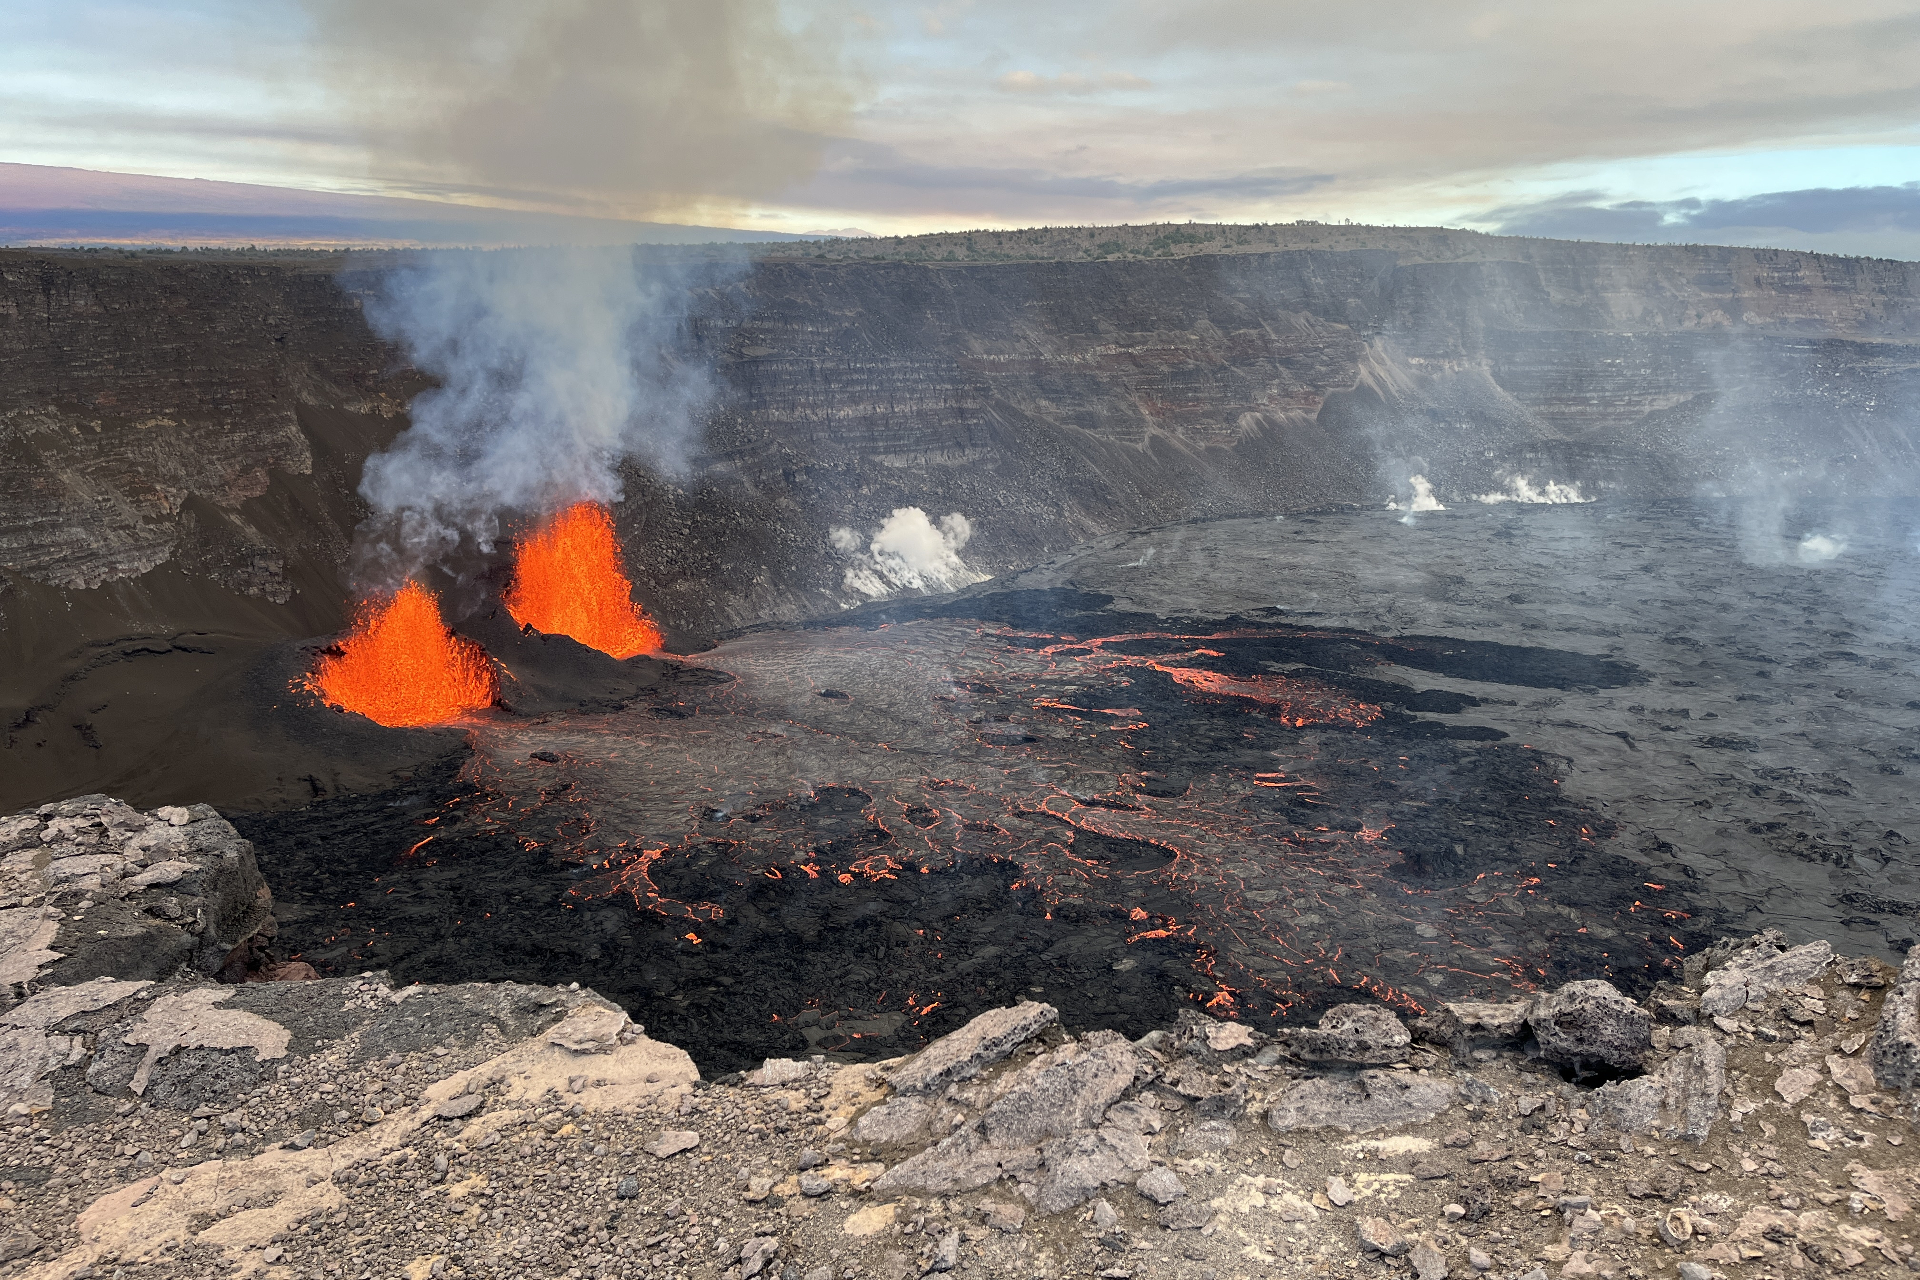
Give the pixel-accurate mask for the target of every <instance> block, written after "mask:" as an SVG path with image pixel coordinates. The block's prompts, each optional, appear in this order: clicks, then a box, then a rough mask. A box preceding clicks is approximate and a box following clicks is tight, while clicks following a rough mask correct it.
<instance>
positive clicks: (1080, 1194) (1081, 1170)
mask: <svg viewBox="0 0 1920 1280" xmlns="http://www.w3.org/2000/svg"><path fill="white" fill-rule="evenodd" d="M1041 1154H1042V1155H1043V1156H1044V1158H1045V1159H1046V1165H1047V1171H1046V1176H1045V1178H1044V1179H1043V1180H1042V1181H1041V1183H1040V1190H1039V1192H1038V1194H1036V1195H1035V1196H1034V1199H1033V1206H1034V1208H1036V1209H1038V1210H1039V1211H1040V1212H1041V1213H1059V1212H1061V1211H1062V1210H1065V1209H1071V1208H1073V1207H1074V1206H1075V1205H1077V1204H1082V1203H1084V1202H1085V1201H1086V1200H1087V1199H1088V1197H1090V1196H1092V1195H1093V1194H1094V1192H1096V1191H1098V1190H1100V1188H1102V1187H1110V1186H1115V1185H1118V1184H1121V1183H1125V1182H1127V1181H1128V1180H1129V1178H1130V1176H1131V1175H1133V1174H1136V1173H1139V1172H1141V1171H1143V1170H1145V1169H1146V1168H1147V1167H1148V1165H1149V1163H1150V1162H1149V1161H1148V1159H1147V1144H1146V1141H1145V1139H1143V1138H1141V1136H1140V1135H1139V1134H1137V1133H1128V1132H1126V1131H1125V1130H1123V1129H1114V1128H1111V1127H1108V1128H1103V1129H1100V1130H1098V1131H1096V1132H1092V1133H1076V1134H1074V1135H1073V1136H1072V1137H1069V1138H1057V1139H1055V1140H1054V1141H1052V1142H1050V1143H1048V1144H1047V1145H1046V1147H1045V1148H1043V1149H1042V1152H1041Z"/></svg>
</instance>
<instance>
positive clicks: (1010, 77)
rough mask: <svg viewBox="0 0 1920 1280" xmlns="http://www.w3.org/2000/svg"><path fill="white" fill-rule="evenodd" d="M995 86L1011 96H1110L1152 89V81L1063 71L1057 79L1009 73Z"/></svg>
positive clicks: (1110, 73) (1121, 74)
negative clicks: (1048, 94)
mask: <svg viewBox="0 0 1920 1280" xmlns="http://www.w3.org/2000/svg"><path fill="white" fill-rule="evenodd" d="M994 83H995V84H997V85H999V86H1000V88H1002V89H1004V90H1006V91H1007V92H1008V93H1033V94H1043V93H1069V94H1090V93H1108V92H1114V91H1121V92H1125V91H1128V90H1139V89H1151V88H1152V87H1153V82H1152V81H1151V80H1147V79H1143V78H1142V77H1140V76H1136V75H1129V74H1127V73H1126V72H1124V71H1103V72H1101V73H1100V74H1099V75H1097V76H1089V75H1082V74H1080V73H1079V72H1077V71H1063V72H1061V73H1060V74H1059V75H1057V76H1043V75H1040V74H1038V73H1036V72H1032V71H1009V72H1007V74H1005V75H1003V76H1001V77H1000V78H999V79H998V80H996V81H994Z"/></svg>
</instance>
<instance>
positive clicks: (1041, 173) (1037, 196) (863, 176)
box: [796, 140, 1333, 219]
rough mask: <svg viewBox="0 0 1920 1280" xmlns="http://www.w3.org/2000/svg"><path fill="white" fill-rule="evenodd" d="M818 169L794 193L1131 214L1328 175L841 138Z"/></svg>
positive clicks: (1294, 190) (1040, 212) (846, 203)
mask: <svg viewBox="0 0 1920 1280" xmlns="http://www.w3.org/2000/svg"><path fill="white" fill-rule="evenodd" d="M834 152H835V154H834V155H833V156H832V157H830V158H829V160H828V161H827V163H826V164H824V165H823V166H822V168H821V172H820V174H819V176H818V177H817V178H816V179H815V180H814V181H813V182H812V183H811V184H809V185H808V186H807V187H805V188H802V189H800V190H799V191H798V192H797V193H796V195H797V196H798V197H799V198H801V199H803V200H807V201H808V202H811V203H818V204H822V205H826V206H831V207H842V208H857V207H869V208H871V207H875V206H879V207H884V208H889V209H927V210H938V209H971V210H976V211H985V210H992V209H1007V208H1018V209H1020V210H1021V211H1022V212H1023V213H1028V214H1031V215H1034V216H1041V217H1069V218H1089V219H1091V218H1100V217H1108V218H1115V217H1132V216H1138V215H1144V214H1155V213H1166V212H1169V211H1171V210H1174V209H1175V208H1178V207H1183V206H1184V203H1185V202H1192V201H1205V202H1220V201H1233V200H1265V199H1273V198H1278V197H1286V196H1293V195H1299V194H1301V193H1303V192H1307V191H1312V190H1314V189H1315V188H1317V187H1320V186H1323V185H1324V184H1326V183H1328V182H1331V181H1333V175H1331V174H1325V173H1309V172H1303V171H1301V170H1298V169H1286V168H1277V167H1275V168H1263V169H1255V170H1249V171H1243V172H1238V173H1223V174H1211V175H1204V176H1199V177H1191V178H1185V177H1181V178H1173V177H1169V178H1150V179H1138V178H1124V177H1116V176H1113V175H1111V174H1069V173H1062V172H1060V171H1059V170H1057V169H1045V168H1040V167H1032V168H1024V167H1023V168H1013V167H995V166H988V165H937V164H927V163H924V162H921V161H918V160H915V159H913V158H911V157H910V156H906V155H903V154H901V153H900V152H899V151H897V150H895V149H894V148H891V147H884V146H878V145H874V144H863V143H856V142H851V141H844V140H843V141H841V142H840V143H838V144H837V145H836V146H835V148H834Z"/></svg>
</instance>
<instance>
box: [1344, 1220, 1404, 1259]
mask: <svg viewBox="0 0 1920 1280" xmlns="http://www.w3.org/2000/svg"><path fill="white" fill-rule="evenodd" d="M1353 1227H1354V1234H1355V1236H1357V1237H1358V1238H1359V1240H1360V1247H1361V1248H1362V1249H1371V1250H1373V1251H1374V1252H1375V1253H1378V1254H1382V1255H1384V1256H1386V1257H1389V1258H1398V1257H1402V1256H1404V1255H1405V1254H1407V1253H1409V1252H1410V1251H1411V1250H1412V1249H1413V1245H1412V1243H1411V1242H1409V1241H1408V1240H1407V1238H1406V1237H1405V1236H1403V1235H1401V1234H1400V1233H1399V1232H1398V1231H1396V1230H1395V1229H1394V1226H1393V1224H1392V1223H1391V1222H1388V1221H1387V1220H1386V1219H1385V1218H1362V1219H1360V1220H1359V1221H1358V1222H1356V1223H1354V1224H1353Z"/></svg>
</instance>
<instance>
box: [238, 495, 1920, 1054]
mask: <svg viewBox="0 0 1920 1280" xmlns="http://www.w3.org/2000/svg"><path fill="white" fill-rule="evenodd" d="M1910 538H1911V532H1910V531H1902V530H1900V529H1897V528H1891V527H1889V528H1888V529H1887V530H1885V531H1883V533H1882V534H1881V535H1877V536H1870V535H1867V534H1858V535H1856V536H1854V537H1853V538H1851V539H1850V540H1849V544H1848V546H1847V549H1846V550H1845V551H1844V552H1843V553H1841V554H1839V555H1837V556H1835V557H1832V558H1830V559H1826V560H1823V561H1819V562H1814V563H1800V562H1798V561H1797V560H1796V558H1795V550H1794V548H1795V544H1793V543H1792V542H1791V541H1783V540H1779V539H1775V540H1774V541H1775V542H1777V543H1778V545H1777V546H1775V545H1774V544H1773V543H1771V542H1769V543H1764V544H1757V543H1756V542H1755V540H1754V538H1753V536H1752V535H1751V534H1743V533H1742V531H1741V529H1740V527H1739V525H1738V522H1737V521H1734V520H1731V519H1729V518H1728V517H1727V515H1726V513H1724V512H1719V511H1716V510H1713V509H1712V508H1709V507H1700V508H1695V507H1669V508H1623V507H1617V506H1614V505H1612V504H1608V503H1592V504H1579V505H1574V504H1568V505H1558V506H1524V507H1500V508H1481V509H1475V510H1467V511H1457V512H1456V511H1446V512H1433V513H1423V514H1421V515H1420V516H1418V517H1415V518H1412V519H1411V521H1407V520H1402V519H1400V518H1398V517H1396V516H1394V515H1392V514H1390V513H1380V512H1362V511H1345V512H1338V513H1329V514H1324V515H1309V516H1294V517H1288V518H1285V519H1273V518H1263V519H1244V520H1224V521H1212V522H1206V523H1196V524H1187V525H1177V526H1168V527H1164V528H1158V529H1151V530H1142V531H1136V532H1133V533H1128V534H1123V535H1115V536H1112V537H1109V538H1105V539H1102V540H1099V541H1097V542H1094V543H1090V544H1087V545H1085V546H1083V547H1080V548H1077V549H1076V550H1075V551H1073V552H1071V553H1069V554H1067V555H1064V556H1061V557H1059V558H1057V559H1055V560H1053V561H1051V562H1048V563H1046V564H1043V565H1041V566H1039V567H1037V568H1035V569H1033V570H1030V571H1028V572H1026V573H1023V574H1019V575H1014V576H1011V577H1007V578H1002V579H997V580H994V581H992V582H988V583H983V584H980V585H979V586H977V587H974V588H970V589H968V590H966V591H964V592H961V593H958V594H956V595H951V596H935V597H924V598H913V599H902V600H893V601H886V602H881V603H877V604H874V605H871V606H867V607H865V608H862V609H858V610H853V611H849V612H848V613H846V614H843V615H840V616H837V617H834V618H830V619H825V620H821V621H816V622H814V623H811V624H806V625H790V626H768V627H761V628H756V629H753V630H750V631H747V632H745V633H742V634H738V635H735V636H733V637H732V638H730V639H728V640H726V641H725V642H724V643H722V644H720V645H719V646H718V647H717V648H714V649H712V650H710V651H708V652H705V653H702V654H700V655H697V657H695V658H693V659H690V660H689V661H690V662H691V663H692V664H693V666H694V667H695V668H696V669H697V671H698V673H699V674H700V675H701V678H700V679H697V680H682V681H678V682H674V683H671V684H670V685H668V686H665V687H662V688H659V689H656V690H655V691H654V692H653V693H650V694H648V695H645V696H637V697H634V698H632V699H631V700H629V701H626V702H625V703H624V704H622V705H614V706H612V707H611V709H594V710H590V711H581V710H572V711H568V710H547V711H545V712H544V713H543V714H528V713H521V714H505V713H501V714H492V715H488V716H483V717H479V718H477V719H476V720H474V721H472V722H471V723H470V724H469V726H468V732H469V751H468V752H467V753H466V754H465V755H464V756H452V757H447V758H446V759H445V760H443V761H442V762H441V763H440V764H438V765H436V766H434V767H433V768H429V769H423V770H422V771H421V772H420V773H419V775H418V776H417V777H416V779H415V781H414V782H413V783H411V784H409V785H407V786H405V787H403V788H401V789H399V790H396V791H392V792H386V793H380V794H374V795H358V796H341V797H337V798H331V799H326V800H322V801H320V802H318V803H315V804H313V805H311V806H308V807H306V808H303V809H298V810H292V811H285V812H278V813H255V814H240V815H235V821H236V824H237V825H239V826H240V827H241V829H242V830H243V831H244V832H245V833H246V834H247V835H249V836H250V837H252V838H253V839H254V840H255V842H256V844H257V846H258V849H259V856H260V860H261V864H262V869H263V870H264V871H265V873H266V875H267V877H268V880H269V882H270V883H271V884H272V885H273V886H274V889H275V893H276V898H277V900H278V902H279V903H280V930H281V936H280V946H281V950H282V951H283V952H286V953H289V954H293V953H297V954H299V955H300V956H301V958H303V959H306V960H308V961H310V962H312V963H314V964H315V965H317V966H318V967H320V968H321V970H322V971H323V972H357V971H361V970H369V969H386V970H390V971H391V972H392V973H393V974H394V976H395V977H396V978H397V979H400V980H402V981H415V980H417V981H424V982H450V981H462V980H483V979H519V980H523V981H541V982H569V981H578V982H580V983H582V984H583V985H591V986H593V987H595V988H596V989H598V990H600V991H601V992H602V993H604V994H606V995H608V996H611V997H613V998H616V999H618V1000H620V1001H622V1002H623V1003H624V1004H625V1005H626V1006H627V1007H628V1008H629V1009H630V1010H631V1011H632V1013H633V1016H634V1017H635V1018H636V1019H637V1020H639V1021H641V1022H643V1023H645V1024H646V1025H647V1026H648V1027H649V1028H650V1030H651V1032H652V1033H653V1034H655V1035H657V1036H660V1037H663V1038H665V1039H667V1040H670V1041H672V1042H673V1043H676V1044H680V1045H682V1046H684V1047H686V1048H687V1049H688V1050H689V1051H690V1052H691V1053H692V1054H693V1055H694V1057H695V1060H696V1061H697V1062H699V1063H700V1064H701V1066H702V1067H703V1069H705V1070H707V1071H709V1072H724V1071H729V1070H737V1069H741V1068H744V1067H747V1066H751V1065H756V1064H757V1063H758V1061H759V1060H760V1059H761V1058H763V1057H766V1056H793V1055H800V1054H808V1053H823V1054H831V1055H836V1056H847V1057H856V1058H879V1057H887V1056H891V1055H894V1054H899V1053H904V1052H908V1051H911V1050H912V1049H913V1048H915V1047H917V1046H918V1045H919V1044H921V1043H924V1042H925V1041H926V1040H927V1039H929V1038H931V1037H933V1036H936V1035H939V1034H942V1033H944V1032H945V1031H947V1030H950V1029H952V1028H953V1027H954V1026H957V1025H959V1024H960V1023H961V1022H964V1021H965V1020H966V1019H967V1018H969V1017H971V1016H972V1015H973V1014H974V1013H977V1012H979V1011H980V1010H982V1009H984V1008H988V1007H992V1006H994V1005H999V1004H1005V1003H1008V1002H1010V1001H1013V1000H1017V999H1020V998H1023V997H1024V998H1039V999H1045V1000H1047V1001H1049V1002H1051V1003H1053V1004H1055V1005H1057V1006H1059V1007H1060V1009H1061V1011H1062V1016H1063V1018H1064V1019H1065V1020H1066V1021H1067V1022H1068V1023H1069V1024H1071V1025H1074V1026H1076V1027H1079V1028H1083V1029H1084V1028H1092V1027H1114V1028H1117V1029H1120V1030H1123V1031H1129V1032H1132V1033H1134V1034H1138V1033H1140V1032H1144V1031H1145V1030H1147V1029H1149V1028H1151V1027H1153V1026H1157V1025H1161V1024H1163V1023H1165V1022H1166V1021H1167V1019H1168V1018H1169V1017H1170V1016H1171V1015H1172V1013H1173V1012H1174V1011H1175V1010H1176V1009H1177V1008H1178V1007H1180V1006H1181V1005H1183V1004H1186V1003H1188V1002H1197V1003H1199V1004H1202V1005H1205V1006H1207V1007H1208V1008H1209V1009H1210V1010H1211V1011H1212V1012H1214V1013H1215V1014H1222V1015H1226V1016H1233V1017H1240V1018H1245V1019H1248V1020H1251V1021H1255V1022H1258V1023H1264V1022H1266V1021H1268V1020H1272V1019H1298V1018H1300V1017H1304V1016H1311V1015H1313V1014H1315V1013H1316V1012H1317V1011H1318V1010H1320V1009H1322V1008H1324V1007H1326V1006H1327V1005H1329V1004H1334V1003H1340V1002H1345V1001H1351V1000H1355V999H1369V998H1371V999H1379V1000H1382V1001H1385V1002H1387V1003H1389V1004H1391V1005H1394V1006H1396V1007H1398V1008H1400V1009H1402V1010H1404V1011H1406V1012H1409V1013H1413V1012H1417V1011H1419V1010H1421V1009H1423V1008H1425V1007H1427V1006H1428V1005H1430V1004H1432V1003H1433V1002H1435V1001H1438V1000H1457V999H1468V998H1491V999H1504V998H1510V997H1512V996H1514V995H1517V994H1519V993H1521V992H1524V991H1527V990H1530V989H1532V988H1534V987H1536V986H1544V985H1552V984H1556V983H1559V982H1564V981H1567V980H1570V979H1574V978H1581V977H1606V978H1609V979H1611V980H1613V981H1614V982H1616V983H1617V984H1619V985H1621V986H1622V987H1623V988H1626V989H1629V990H1644V989H1646V988H1648V987H1650V986H1651V985H1652V984H1653V983H1655V982H1657V981H1659V980H1661V979H1663V978H1670V977H1671V978H1677V976H1678V972H1677V971H1678V967H1679V965H1680V963H1681V962H1682V961H1683V960H1684V958H1685V957H1686V956H1687V955H1688V954H1690V953H1691V951H1692V950H1693V949H1695V948H1696V947H1698V946H1700V945H1703V944H1704V943H1705V942H1707V941H1710V940H1712V939H1713V938H1715V937H1717V936H1720V935H1722V934H1731V933H1737V932H1739V931H1741V930H1742V929H1743V928H1745V927H1747V926H1748V925H1749V924H1750V923H1751V922H1754V921H1758V920H1762V919H1765V920H1768V921H1770V922H1785V923H1786V924H1787V926H1788V927H1789V929H1790V930H1793V931H1796V932H1797V933H1798V934H1799V935H1801V936H1802V937H1825V938H1829V939H1830V940H1832V941H1833V942H1834V944H1835V945H1836V946H1837V947H1844V948H1846V949H1849V950H1850V951H1853V952H1860V951H1867V952H1875V953H1880V954H1890V953H1891V952H1893V951H1894V950H1896V949H1898V948H1900V947H1903V946H1904V945H1906V944H1907V942H1908V941H1909V940H1910V939H1911V937H1912V935H1913V933H1914V931H1915V923H1916V913H1920V884H1916V880H1915V877H1916V875H1917V874H1920V867H1916V862H1920V857H1916V855H1915V853H1914V847H1915V846H1914V844H1913V843H1911V842H1910V841H1909V835H1911V836H1912V837H1913V839H1914V840H1920V832H1907V831H1906V830H1905V827H1908V826H1912V825H1914V824H1913V822H1912V820H1911V818H1910V816H1908V815H1909V814H1910V811H1911V788H1912V783H1911V781H1910V780H1909V779H1908V778H1907V777H1906V776H1905V770H1906V769H1907V768H1908V767H1911V766H1913V765H1915V764H1920V701H1916V700H1915V699H1916V697H1917V696H1920V687H1917V686H1916V682H1915V680H1914V667H1915V661H1916V657H1920V646H1916V644H1915V643H1914V637H1913V634H1912V628H1911V625H1910V620H1911V619H1912V618H1914V617H1916V616H1920V613H1916V605H1920V589H1916V574H1915V567H1916V564H1915V557H1914V554H1913V549H1912V546H1911V544H1910ZM633 661H635V662H636V663H642V662H646V661H648V660H645V659H635V660H633ZM1795 940H1801V939H1800V938H1796V939H1795Z"/></svg>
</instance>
